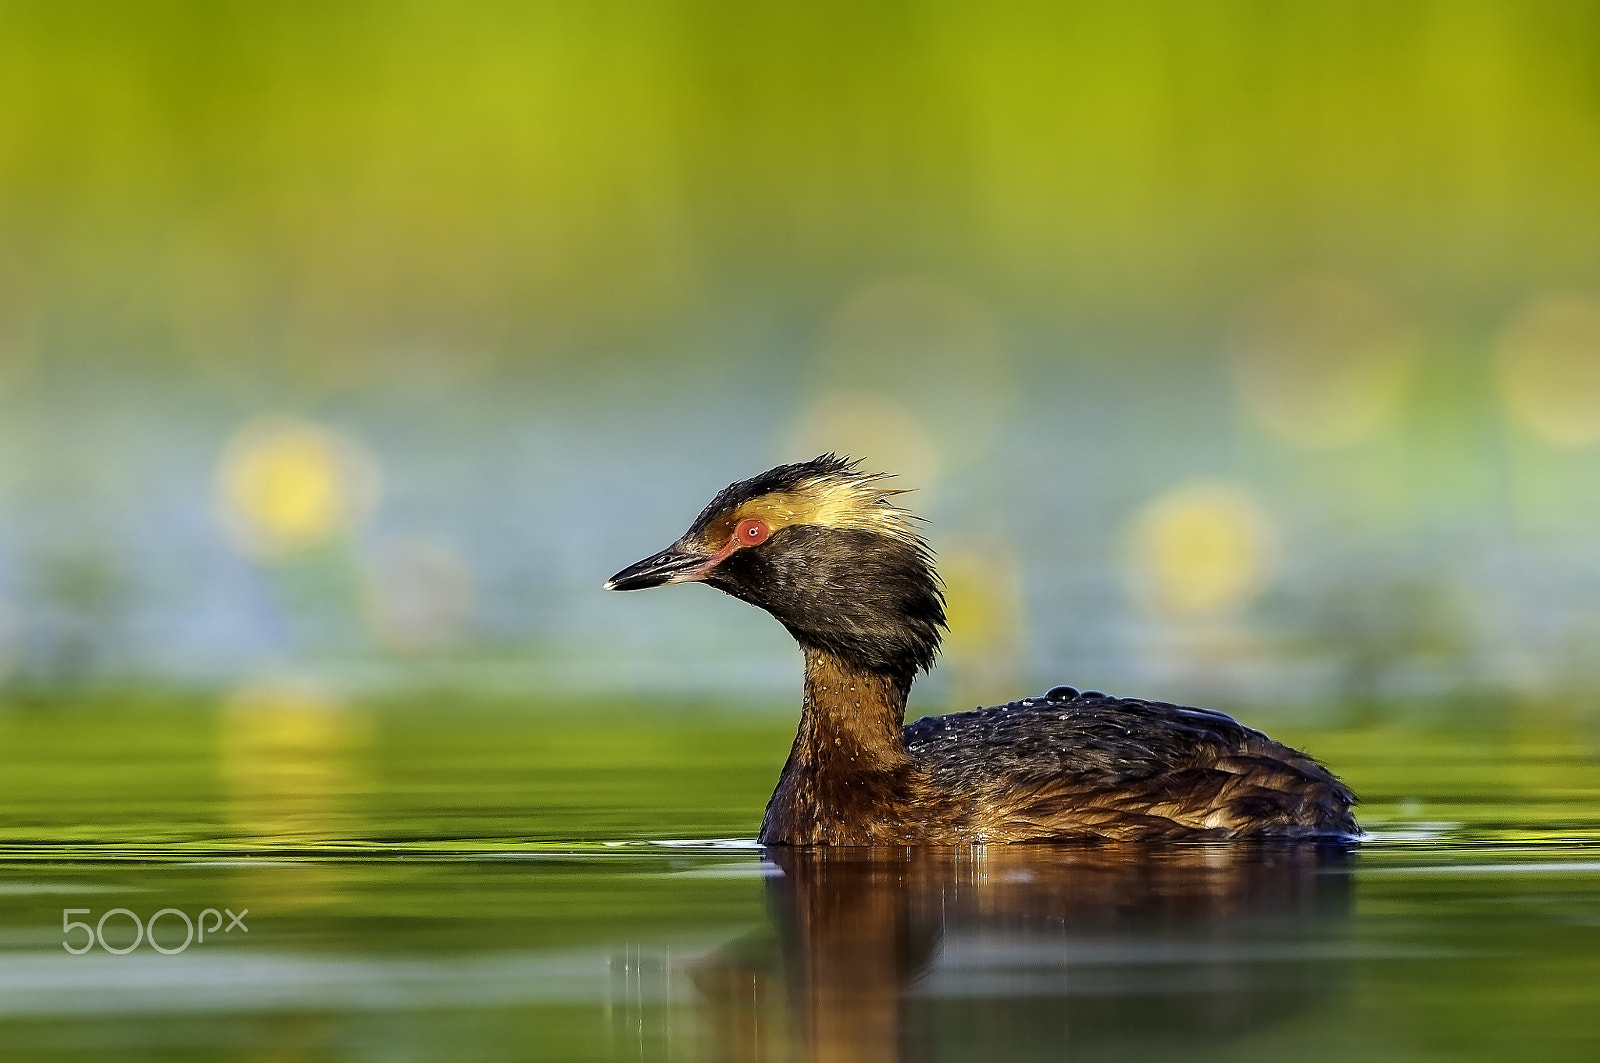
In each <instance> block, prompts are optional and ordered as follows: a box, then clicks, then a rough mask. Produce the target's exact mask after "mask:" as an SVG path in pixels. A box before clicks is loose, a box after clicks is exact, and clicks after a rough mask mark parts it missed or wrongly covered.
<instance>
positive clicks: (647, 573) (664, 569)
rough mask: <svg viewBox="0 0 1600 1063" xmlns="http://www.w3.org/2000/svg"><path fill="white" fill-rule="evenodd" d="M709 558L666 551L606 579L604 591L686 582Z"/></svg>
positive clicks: (640, 589) (675, 550) (641, 588)
mask: <svg viewBox="0 0 1600 1063" xmlns="http://www.w3.org/2000/svg"><path fill="white" fill-rule="evenodd" d="M706 561H707V559H706V558H704V557H701V556H699V555H698V554H691V553H685V552H683V551H681V550H678V549H670V550H664V551H662V552H661V553H659V554H655V555H653V556H651V557H647V558H645V559H644V560H643V561H639V562H637V563H635V564H632V565H629V566H628V567H627V568H625V569H623V570H622V571H621V572H618V573H617V574H616V575H615V576H612V577H611V578H610V579H608V580H606V581H605V583H604V584H602V588H603V589H604V590H608V591H642V590H648V589H649V588H651V587H660V586H662V585H664V584H667V583H675V582H684V578H685V577H687V578H688V579H693V578H695V577H693V576H690V575H689V573H692V572H693V571H694V570H695V569H697V568H699V567H700V566H701V565H703V564H705V563H706Z"/></svg>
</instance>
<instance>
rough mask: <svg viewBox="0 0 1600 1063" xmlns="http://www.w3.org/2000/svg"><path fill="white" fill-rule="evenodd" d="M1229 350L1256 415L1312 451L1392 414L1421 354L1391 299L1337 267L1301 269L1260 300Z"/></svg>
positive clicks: (1349, 439)
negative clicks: (1331, 272)
mask: <svg viewBox="0 0 1600 1063" xmlns="http://www.w3.org/2000/svg"><path fill="white" fill-rule="evenodd" d="M1229 355H1230V365H1231V367H1232V370H1233V379H1234V385H1235V387H1236V388H1237V389H1238V393H1239V397H1240V399H1241V400H1242V401H1243V403H1244V406H1245V408H1246V409H1247V410H1248V411H1249V412H1250V415H1251V416H1252V417H1253V418H1254V419H1255V420H1256V421H1257V422H1258V423H1259V424H1260V425H1261V426H1262V427H1264V428H1265V429H1267V431H1269V432H1271V433H1272V434H1273V435H1275V436H1277V437H1279V438H1280V439H1283V440H1284V441H1286V442H1288V443H1292V444H1294V445H1295V446H1298V447H1303V448H1305V449H1307V450H1332V449H1335V448H1338V447H1343V446H1348V445H1350V444H1353V443H1356V442H1359V441H1360V440H1362V439H1364V438H1366V437H1367V436H1368V435H1370V434H1371V433H1373V432H1374V431H1376V430H1377V429H1379V428H1381V427H1382V426H1383V425H1385V424H1387V423H1388V422H1389V421H1391V420H1392V419H1393V417H1394V415H1395V414H1396V413H1397V412H1398V411H1399V408H1400V404H1401V401H1402V399H1404V397H1405V393H1406V390H1407V387H1408V386H1409V384H1410V382H1411V374H1412V368H1413V363H1414V362H1415V351H1414V345H1413V342H1412V340H1411V337H1410V335H1409V333H1408V330H1407V329H1406V328H1405V327H1404V325H1403V324H1402V322H1401V321H1400V318H1399V317H1398V315H1397V314H1396V313H1395V312H1394V310H1393V309H1392V308H1391V307H1390V306H1389V305H1388V303H1386V302H1385V301H1384V300H1383V299H1382V298H1381V297H1380V296H1379V295H1378V294H1377V293H1376V292H1374V291H1372V290H1371V289H1369V288H1367V287H1365V286H1363V285H1360V284H1357V283H1356V282H1354V281H1351V280H1348V279H1345V278H1342V277H1335V276H1307V277H1299V278H1295V279H1293V280H1289V281H1285V282H1283V283H1280V284H1277V285H1274V286H1273V287H1270V288H1268V289H1266V290H1265V291H1263V292H1261V293H1260V294H1259V295H1257V296H1256V297H1255V298H1253V299H1251V300H1250V301H1249V302H1248V303H1247V304H1246V305H1245V307H1244V308H1243V310H1242V311H1241V312H1240V314H1239V317H1238V319H1237V321H1236V322H1235V325H1234V329H1233V333H1232V335H1231V337H1230V340H1229Z"/></svg>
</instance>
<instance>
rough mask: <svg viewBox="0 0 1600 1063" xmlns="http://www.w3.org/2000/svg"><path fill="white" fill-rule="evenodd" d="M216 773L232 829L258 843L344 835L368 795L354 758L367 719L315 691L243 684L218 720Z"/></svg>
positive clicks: (366, 738)
mask: <svg viewBox="0 0 1600 1063" xmlns="http://www.w3.org/2000/svg"><path fill="white" fill-rule="evenodd" d="M220 726H221V735H220V737H221V753H222V757H221V767H222V772H223V775H224V778H225V780H226V782H227V785H228V791H229V795H230V801H229V809H230V815H231V818H232V820H233V822H234V824H235V825H236V826H237V827H238V828H239V829H240V830H241V831H242V832H243V833H244V834H246V835H247V836H249V837H251V838H254V839H258V840H268V839H271V840H278V841H288V840H307V839H311V838H318V837H340V836H348V832H349V831H350V825H349V823H348V822H347V821H348V818H349V816H350V815H351V813H352V809H351V800H352V798H353V797H354V796H355V795H356V794H358V793H360V792H362V791H363V790H364V789H365V788H366V782H365V780H364V778H363V777H362V775H361V773H360V772H358V771H357V770H356V769H355V767H354V765H353V763H352V759H351V758H352V756H353V754H354V753H355V752H356V751H357V750H359V749H361V748H363V747H364V746H366V745H367V744H368V743H369V742H370V741H371V732H372V727H371V723H370V721H369V720H368V718H367V717H366V715H365V714H363V713H360V712H358V711H356V710H354V709H352V708H351V707H349V706H347V705H345V704H344V703H342V702H341V701H340V700H339V699H337V698H335V697H333V696H332V695H330V694H328V693H327V692H325V691H322V690H319V689H318V688H316V687H315V686H313V685H310V684H307V683H303V682H295V681H291V680H284V679H269V680H260V681H256V682H251V683H247V684H245V685H243V686H241V687H240V688H238V689H237V690H235V691H234V692H233V693H232V694H231V695H229V697H228V699H227V703H226V704H225V706H224V707H223V711H222V713H221V719H220Z"/></svg>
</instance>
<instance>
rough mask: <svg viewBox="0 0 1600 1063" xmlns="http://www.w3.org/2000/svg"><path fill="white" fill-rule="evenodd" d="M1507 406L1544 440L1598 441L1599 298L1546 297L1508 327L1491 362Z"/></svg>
mask: <svg viewBox="0 0 1600 1063" xmlns="http://www.w3.org/2000/svg"><path fill="white" fill-rule="evenodd" d="M1495 368H1496V371H1497V372H1496V376H1497V382H1498V384H1499V387H1500V395H1501V397H1502V398H1503V399H1504V401H1505V404H1506V408H1507V409H1508V410H1509V411H1510V412H1511V414H1512V416H1513V417H1515V418H1516V419H1517V420H1518V421H1519V422H1521V423H1522V424H1523V425H1525V426H1527V427H1528V428H1529V429H1531V430H1532V431H1533V432H1534V433H1535V434H1537V435H1538V436H1539V437H1540V438H1542V439H1544V440H1545V441H1546V442H1549V443H1553V444H1555V445H1557V446H1563V447H1583V446H1588V445H1590V444H1592V443H1595V442H1596V441H1600V300H1595V299H1590V298H1584V297H1581V296H1549V297H1546V298H1543V299H1540V300H1537V301H1536V302H1534V303H1532V304H1531V305H1530V306H1528V307H1526V308H1525V309H1523V310H1522V311H1521V312H1520V313H1518V314H1517V315H1516V317H1515V318H1513V319H1512V321H1511V323H1510V324H1509V325H1507V326H1506V330H1505V332H1504V333H1503V334H1502V336H1501V338H1500V348H1499V352H1498V358H1497V359H1496V363H1495Z"/></svg>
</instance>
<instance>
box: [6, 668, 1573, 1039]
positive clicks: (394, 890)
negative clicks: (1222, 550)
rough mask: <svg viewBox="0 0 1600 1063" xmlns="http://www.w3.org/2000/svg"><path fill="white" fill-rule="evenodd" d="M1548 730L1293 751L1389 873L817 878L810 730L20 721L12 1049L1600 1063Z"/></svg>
mask: <svg viewBox="0 0 1600 1063" xmlns="http://www.w3.org/2000/svg"><path fill="white" fill-rule="evenodd" d="M1531 719H1536V720H1537V721H1539V722H1538V724H1537V726H1535V725H1533V724H1530V725H1529V727H1528V728H1526V729H1524V728H1522V727H1520V726H1519V725H1518V723H1517V720H1516V718H1515V716H1514V715H1513V716H1509V717H1507V718H1505V719H1501V720H1499V721H1498V722H1496V723H1495V724H1493V725H1489V724H1481V725H1479V726H1476V727H1471V728H1464V729H1463V728H1461V727H1460V726H1457V727H1455V728H1453V729H1447V728H1442V727H1439V726H1428V727H1424V726H1421V725H1415V726H1411V727H1397V726H1366V727H1364V728H1360V729H1344V730H1339V731H1332V730H1330V731H1325V732H1317V731H1311V730H1304V729H1302V730H1299V731H1296V730H1294V729H1293V728H1285V727H1280V726H1274V727H1273V730H1274V731H1275V732H1277V733H1278V734H1279V736H1280V737H1283V738H1285V739H1287V740H1290V741H1293V742H1295V743H1298V744H1302V745H1304V746H1307V747H1308V748H1310V749H1311V750H1312V751H1313V752H1315V753H1317V754H1319V755H1321V756H1323V757H1325V758H1326V759H1327V760H1329V761H1330V762H1331V763H1332V764H1333V765H1334V766H1335V767H1336V769H1337V770H1339V771H1340V773H1341V774H1343V775H1344V776H1345V777H1346V778H1347V779H1348V780H1349V781H1350V782H1351V783H1352V784H1353V785H1354V786H1355V787H1356V789H1357V790H1358V791H1360V792H1361V793H1362V794H1363V796H1364V798H1365V799H1366V800H1365V803H1364V804H1363V809H1362V810H1363V823H1364V824H1365V825H1366V826H1367V827H1368V829H1369V830H1371V831H1372V837H1371V839H1370V840H1368V841H1367V842H1366V843H1365V844H1363V845H1361V846H1360V847H1359V848H1350V849H1338V848H1325V849H1320V850H1319V849H1316V848H1304V847H1301V848H1293V847H1262V846H1222V845H1211V846H1189V847H1165V848H1158V849H1156V848H1149V847H1138V848H1127V847H1120V848H1119V847H1101V848H1054V847H994V848H990V849H987V850H963V851H949V850H923V851H910V852H907V851H894V852H871V853H864V852H850V851H840V852H832V853H821V854H804V853H796V852H778V853H772V852H765V853H764V852H763V851H762V850H761V849H759V848H758V847H756V846H755V845H754V844H753V842H751V841H749V840H748V839H750V838H751V837H752V836H753V834H754V832H755V829H756V826H757V823H758V821H759V817H760V812H761V808H762V805H763V804H764V802H765V800H766V796H767V793H768V791H769V789H770V787H771V784H772V781H773V779H774V778H775V776H776V773H777V770H778V767H779V765H780V764H781V762H782V758H783V756H784V754H785V753H786V751H787V745H788V740H789V738H790V736H791V734H792V726H793V721H792V719H791V718H790V717H789V716H788V715H787V714H784V713H772V712H762V713H749V712H744V713H739V712H734V711H731V710H723V711H719V710H716V709H712V708H706V707H703V706H691V705H681V706H676V707H672V706H667V707H663V706H661V705H650V706H648V707H645V706H636V705H625V704H615V703H604V704H600V703H587V702H574V703H569V704H559V705H538V706H519V705H468V706H463V705H461V704H458V703H455V702H452V701H450V700H449V699H435V700H433V701H427V700H418V701H417V702H415V703H410V704H384V705H378V706H370V707H362V706H350V705H336V704H332V703H328V702H322V701H318V700H317V699H314V698H309V697H304V696H297V695H290V694H285V693H282V692H279V693H278V694H275V695H270V696H265V695H262V696H252V697H247V698H242V699H235V700H234V701H233V702H232V703H230V704H229V705H227V706H225V707H222V708H220V709H219V708H218V707H216V706H214V705H207V704H201V703H195V704H175V703H172V702H171V701H169V700H164V699H161V698H155V697H149V698H146V697H137V696H127V695H122V696H119V697H117V698H115V699H105V698H92V697H83V698H80V699H77V700H75V701H74V702H72V703H58V702H53V703H50V704H28V703H24V704H15V705H11V706H9V707H7V708H6V709H5V710H4V712H3V714H0V800H3V802H4V804H3V806H0V807H3V809H4V815H3V819H0V823H3V824H4V826H3V830H0V1050H3V1051H4V1053H5V1055H6V1057H7V1058H40V1059H57V1058H60V1059H70V1058H94V1057H112V1056H115V1057H116V1058H122V1059H129V1058H132V1059H140V1058H148V1059H161V1060H170V1059H213V1058H229V1059H232V1058H244V1059H262V1060H268V1059H284V1060H288V1059H295V1060H301V1059H309V1060H318V1059H329V1060H334V1059H338V1060H344V1059H373V1060H377V1059H383V1060H394V1059H402V1060H404V1059H433V1058H439V1059H452V1060H470V1059H501V1058H525V1059H548V1060H563V1061H568V1060H640V1059H648V1060H729V1061H746V1060H790V1059H795V1060H805V1059H826V1060H889V1059H906V1060H959V1059H1001V1060H1029V1059H1061V1058H1069V1059H1080V1060H1081V1059H1088V1060H1097V1059H1117V1060H1128V1059H1143V1058H1152V1059H1155V1058H1161V1059H1170V1058H1173V1057H1174V1056H1175V1055H1177V1056H1181V1058H1185V1059H1202V1060H1204V1059H1219V1060H1221V1059H1228V1060H1241V1059H1243V1060H1249V1059H1275V1060H1279V1059H1282V1058H1284V1057H1285V1056H1286V1055H1291V1056H1292V1057H1293V1058H1295V1059H1297V1060H1302V1061H1304V1060H1314V1059H1339V1060H1351V1059H1359V1060H1387V1059H1407V1060H1409V1059H1428V1060H1453V1059H1519V1060H1526V1059H1540V1060H1564V1059H1572V1060H1579V1059H1582V1060H1591V1059H1595V1058H1600V756H1597V750H1600V743H1597V741H1596V739H1597V735H1596V733H1595V730H1594V728H1593V726H1592V724H1587V723H1584V722H1581V721H1580V722H1576V723H1572V724H1570V725H1567V726H1556V725H1553V724H1551V723H1550V722H1549V721H1550V716H1549V714H1547V713H1546V714H1541V715H1539V716H1537V717H1532V718H1531ZM116 909H122V910H123V911H115V910H116ZM68 910H71V911H70V912H68ZM64 912H66V913H67V914H65V915H64V914H63V913H64ZM107 913H111V914H107ZM157 913H161V914H160V915H159V917H158V918H153V917H156V916H157ZM135 920H137V921H138V923H139V929H137V930H136V927H135ZM64 922H75V923H85V924H88V928H86V927H85V926H74V927H71V928H70V929H68V930H66V931H65V932H64V930H63V926H64ZM151 923H153V924H154V931H153V934H146V933H145V928H146V927H147V926H148V925H149V924H151ZM191 924H195V927H196V928H195V929H194V930H193V932H192V933H191V931H190V925H191ZM96 925H98V927H99V932H98V935H96V934H95V933H94V932H93V931H92V930H91V929H89V928H92V927H94V926H96ZM200 928H204V930H205V936H204V940H203V941H201V940H199V938H200ZM152 938H153V940H152ZM91 942H93V944H91ZM186 942H187V944H186ZM64 945H65V946H69V947H70V948H71V949H74V950H76V949H84V948H85V946H88V947H87V948H86V949H85V951H84V952H83V954H81V955H74V954H71V953H70V952H69V950H68V948H67V947H64ZM155 946H159V949H158V948H157V947H155Z"/></svg>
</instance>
